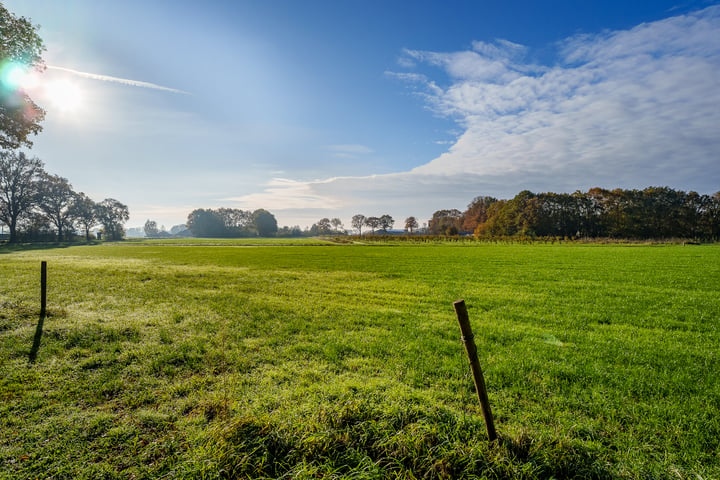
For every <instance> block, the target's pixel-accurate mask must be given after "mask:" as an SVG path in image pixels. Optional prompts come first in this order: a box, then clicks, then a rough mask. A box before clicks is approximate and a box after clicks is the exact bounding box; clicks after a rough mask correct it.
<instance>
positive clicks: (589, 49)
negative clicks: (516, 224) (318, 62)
mask: <svg viewBox="0 0 720 480" xmlns="http://www.w3.org/2000/svg"><path fill="white" fill-rule="evenodd" d="M718 31H720V7H718V6H715V7H710V8H707V9H705V10H702V11H698V12H694V13H691V14H688V15H682V16H677V17H673V18H668V19H666V20H663V21H659V22H654V23H648V24H642V25H639V26H637V27H636V28H633V29H630V30H626V31H619V32H605V33H602V34H599V35H586V36H576V37H572V38H569V39H566V40H564V41H562V42H560V43H559V45H558V47H559V52H560V55H559V57H558V60H557V63H556V64H554V65H552V66H545V67H542V66H537V65H533V64H531V63H523V59H524V58H526V56H527V53H528V52H527V51H526V50H527V49H526V48H525V47H523V46H520V45H517V44H514V43H512V42H508V41H504V40H499V41H495V42H494V43H491V44H490V43H485V42H475V43H473V49H472V50H471V51H461V52H450V53H438V52H423V51H416V50H406V51H404V52H403V53H404V55H405V56H406V57H407V61H405V62H400V63H401V65H407V66H413V65H417V68H420V67H423V66H425V67H427V66H430V67H435V68H439V69H441V70H442V72H443V73H444V74H445V75H447V78H449V79H450V81H449V83H448V84H447V85H444V86H440V85H442V83H441V82H436V81H434V80H433V79H432V77H431V75H430V74H429V73H428V70H427V68H425V69H424V70H423V73H422V74H421V73H417V72H414V71H410V72H399V73H396V72H387V74H388V75H389V76H392V77H394V78H397V79H400V80H403V81H407V82H409V83H410V85H411V87H413V88H417V87H418V85H420V87H421V88H422V90H423V95H424V97H425V98H426V99H427V101H428V103H429V105H430V107H431V108H432V109H434V110H435V111H436V112H437V113H438V114H440V115H443V116H449V117H452V118H454V119H456V120H457V122H458V124H459V125H460V126H461V127H462V128H463V130H464V131H463V133H461V134H460V135H459V136H458V138H457V141H456V142H454V143H453V145H452V146H451V147H450V148H449V149H448V151H447V152H445V153H444V154H442V155H440V156H439V157H437V158H436V159H434V160H432V161H430V162H429V163H427V164H424V165H421V166H418V167H416V168H414V169H412V170H411V171H409V172H405V173H397V174H392V175H378V176H369V177H344V178H335V179H329V180H323V181H316V182H293V181H287V180H286V181H282V182H278V181H276V182H275V183H273V184H271V185H269V186H268V189H267V190H266V191H265V192H264V193H261V194H259V195H254V196H249V197H245V198H244V200H246V201H247V200H258V204H265V205H267V204H269V203H271V202H272V203H273V205H275V207H276V208H277V209H278V210H280V211H282V210H283V209H285V208H287V207H288V206H290V208H294V209H302V208H313V209H317V208H324V209H334V210H335V211H336V212H337V213H338V214H339V215H346V216H348V217H349V216H350V215H352V214H353V213H358V212H364V213H366V214H376V213H377V214H380V213H383V212H386V211H390V213H391V214H394V215H396V218H399V217H400V216H405V215H416V216H419V217H420V218H423V215H425V216H427V217H429V216H430V215H431V214H432V212H433V211H434V210H437V209H440V208H453V207H454V208H463V207H464V206H465V205H466V204H467V203H468V202H469V201H470V200H471V199H472V198H473V197H474V196H476V195H494V196H499V197H504V198H508V197H512V196H513V195H514V194H516V193H517V192H519V191H520V190H523V189H529V190H533V191H538V192H540V191H556V192H568V191H573V190H575V189H583V190H585V189H588V188H590V187H593V186H603V187H610V188H614V187H622V188H643V187H645V186H649V185H669V186H671V187H673V188H680V189H684V190H691V189H692V190H697V191H700V192H701V193H712V192H714V191H717V190H720V163H719V162H718V159H719V158H720V88H718V85H717V79H718V78H720V37H718V34H717V32H718Z"/></svg>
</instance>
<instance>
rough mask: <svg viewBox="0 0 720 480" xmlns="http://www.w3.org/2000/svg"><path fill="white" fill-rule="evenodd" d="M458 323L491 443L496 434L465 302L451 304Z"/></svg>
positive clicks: (495, 438) (459, 301) (458, 301)
mask: <svg viewBox="0 0 720 480" xmlns="http://www.w3.org/2000/svg"><path fill="white" fill-rule="evenodd" d="M453 307H455V314H456V315H457V319H458V323H459V324H460V332H461V333H462V341H463V344H464V345H465V351H466V352H467V356H468V360H470V369H471V370H472V374H473V381H474V382H475V391H476V392H477V396H478V400H479V401H480V408H482V413H483V417H484V418H485V427H486V428H487V433H488V438H489V439H490V441H491V442H494V441H495V440H497V432H495V422H494V421H493V416H492V410H491V409H490V400H489V399H488V395H487V389H486V388H485V377H483V373H482V368H480V361H479V360H478V356H477V347H476V346H475V340H474V336H473V332H472V328H471V327H470V318H469V317H468V313H467V308H466V307H465V300H457V301H456V302H454V303H453Z"/></svg>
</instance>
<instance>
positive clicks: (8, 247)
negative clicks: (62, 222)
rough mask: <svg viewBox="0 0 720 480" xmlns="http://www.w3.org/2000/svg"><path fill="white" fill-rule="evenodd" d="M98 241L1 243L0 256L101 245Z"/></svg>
mask: <svg viewBox="0 0 720 480" xmlns="http://www.w3.org/2000/svg"><path fill="white" fill-rule="evenodd" d="M101 243H102V242H99V241H97V240H95V241H89V242H50V243H0V254H8V253H16V252H29V251H34V250H55V249H58V248H68V247H76V246H87V245H100V244H101Z"/></svg>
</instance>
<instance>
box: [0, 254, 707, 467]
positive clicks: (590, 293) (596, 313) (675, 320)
mask: <svg viewBox="0 0 720 480" xmlns="http://www.w3.org/2000/svg"><path fill="white" fill-rule="evenodd" d="M718 257H720V249H719V248H717V247H716V246H707V247H694V248H683V247H680V246H672V247H623V246H602V247H598V246H541V245H534V246H533V245H529V246H528V245H525V246H523V245H477V246H475V247H467V246H461V247H460V246H452V245H415V246H402V247H397V246H352V245H348V246H330V247H328V246H322V247H320V246H309V245H292V246H256V247H252V248H238V247H237V246H235V245H217V246H207V245H206V246H200V245H197V246H187V245H156V244H154V243H153V242H143V243H138V244H130V245H125V244H118V245H98V246H82V247H81V246H78V247H71V248H63V249H56V250H42V251H16V252H12V253H5V254H2V255H0V268H2V271H3V272H4V274H3V280H4V281H3V283H1V284H0V369H1V370H2V376H1V380H0V397H1V398H2V399H3V402H2V404H1V406H0V411H2V415H1V416H0V418H2V422H3V425H2V429H0V432H1V433H0V458H2V461H3V465H4V467H3V470H2V473H3V475H7V476H9V477H12V478H35V477H38V476H39V477H44V476H47V475H48V474H52V475H55V476H58V477H62V476H70V477H85V478H97V477H104V478H128V477H132V476H135V477H158V476H165V477H166V478H199V477H203V476H204V477H207V478H218V477H221V478H225V477H233V476H236V477H237V476H240V477H243V476H249V477H266V478H275V477H278V476H283V475H284V476H286V477H292V476H295V477H299V478H303V477H304V478H310V477H312V476H332V475H335V476H353V477H355V478H393V477H411V476H415V477H418V478H419V477H428V478H459V477H468V478H470V477H473V476H474V477H478V478H483V477H487V478H528V479H531V478H551V477H555V478H563V477H571V476H581V477H584V478H638V479H639V478H678V477H679V478H694V477H695V476H698V475H699V476H701V477H703V478H713V477H714V476H718V474H719V473H720V458H718V456H717V451H718V447H719V444H718V438H720V421H719V420H718V419H719V418H720V381H719V380H718V377H717V376H716V375H715V374H714V372H716V371H718V370H719V369H720V368H719V367H720V359H719V356H718V353H717V351H718V345H720V341H719V340H720V332H719V330H718V324H719V322H720V299H718V296H717V291H718V287H719V286H720V261H718V260H720V258H718ZM40 260H47V261H48V272H49V273H48V277H49V287H48V298H49V301H48V318H47V319H46V321H45V324H44V328H43V335H42V342H41V346H40V349H39V352H38V356H37V360H36V362H35V363H33V364H29V363H28V353H29V350H30V346H31V344H32V339H33V335H34V333H35V327H36V323H37V320H38V312H39V310H38V309H39V306H38V305H37V301H38V300H37V298H38V294H39V291H38V278H39V264H40ZM460 297H463V298H465V299H466V303H467V305H468V309H469V313H470V318H471V321H472V323H473V328H474V329H475V332H476V342H477V345H478V351H479V353H480V361H481V364H482V365H483V370H484V371H485V374H486V381H487V384H488V390H489V395H490V400H491V402H492V406H493V411H494V413H495V417H496V427H497V429H498V432H499V433H500V436H501V442H500V443H499V444H498V445H496V446H492V445H489V444H488V443H487V442H486V436H485V433H484V426H483V424H482V417H481V416H480V410H479V407H478V406H477V403H476V399H475V396H474V392H473V389H472V381H471V379H470V377H469V376H468V371H467V360H466V359H465V358H464V352H463V350H462V345H461V342H460V341H459V333H458V331H457V322H456V320H455V318H454V313H453V311H452V301H454V300H455V299H457V298H460ZM222 472H225V473H222Z"/></svg>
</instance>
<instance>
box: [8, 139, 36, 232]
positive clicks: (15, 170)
mask: <svg viewBox="0 0 720 480" xmlns="http://www.w3.org/2000/svg"><path fill="white" fill-rule="evenodd" d="M44 172H45V171H44V170H43V163H42V162H41V161H40V160H39V159H38V158H35V157H33V158H29V157H27V156H26V155H25V154H24V153H23V152H18V153H15V152H4V151H0V221H1V222H3V223H4V224H5V225H7V226H8V229H9V230H10V242H11V243H14V242H16V241H17V226H18V221H19V220H20V219H21V218H22V217H23V216H25V215H29V214H30V213H31V211H32V209H33V207H34V206H35V202H36V200H37V198H38V192H39V188H38V187H39V182H40V178H41V176H42V174H44Z"/></svg>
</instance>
